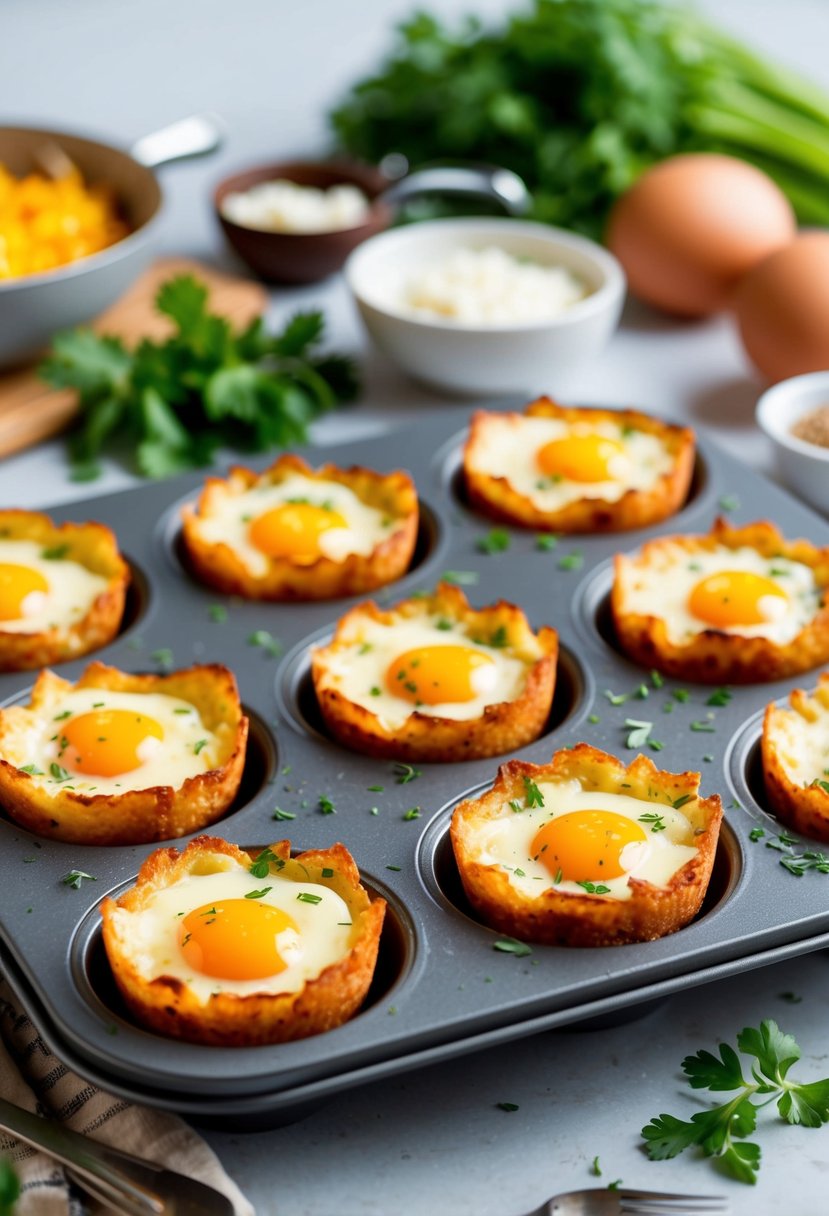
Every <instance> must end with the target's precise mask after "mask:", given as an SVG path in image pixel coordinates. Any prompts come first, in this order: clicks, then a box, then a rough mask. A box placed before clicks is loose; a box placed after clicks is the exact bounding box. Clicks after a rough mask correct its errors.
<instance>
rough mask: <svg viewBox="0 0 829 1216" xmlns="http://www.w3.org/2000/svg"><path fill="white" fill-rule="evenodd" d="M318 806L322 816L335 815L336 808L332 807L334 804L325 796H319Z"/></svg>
mask: <svg viewBox="0 0 829 1216" xmlns="http://www.w3.org/2000/svg"><path fill="white" fill-rule="evenodd" d="M318 805H319V809H320V810H321V811H322V813H323V815H336V813H337V808H336V807H335V806H334V803H333V802H332V801H331V799H330V798H329V797H327V795H325V794H320V796H319V799H318Z"/></svg>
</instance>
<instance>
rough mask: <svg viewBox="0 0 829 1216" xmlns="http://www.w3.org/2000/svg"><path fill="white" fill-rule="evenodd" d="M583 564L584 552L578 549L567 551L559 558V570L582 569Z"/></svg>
mask: <svg viewBox="0 0 829 1216" xmlns="http://www.w3.org/2000/svg"><path fill="white" fill-rule="evenodd" d="M583 565H584V554H583V553H579V552H577V551H574V552H573V553H565V555H564V556H563V557H560V558H559V559H558V568H559V570H581V568H582V566H583Z"/></svg>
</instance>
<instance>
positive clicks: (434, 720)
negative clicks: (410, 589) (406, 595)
mask: <svg viewBox="0 0 829 1216" xmlns="http://www.w3.org/2000/svg"><path fill="white" fill-rule="evenodd" d="M429 620H437V621H439V622H440V624H439V626H438V628H439V629H441V630H444V632H441V633H440V634H438V637H440V638H442V639H444V640H445V641H446V642H448V641H449V640H450V639H452V640H455V641H458V640H460V641H461V642H466V643H469V642H471V643H473V644H474V645H475V646H476V647H477V648H478V650H479V652H481V653H485V652H486V650H488V649H490V645H489V643H491V653H492V654H493V656H494V657H495V659H496V660H497V656H499V655H503V656H504V657H505V658H506V659H508V660H509V661H510V662H515V663H517V664H520V665H521V667H522V668H523V671H522V673H521V688H520V690H519V691H518V693H517V695H516V696H515V697H514V698H512V699H509V700H500V701H495V702H492V703H490V704H487V705H485V706H484V707H483V709H482V710H481V712H480V713H479V714H478V715H477V716H475V717H469V718H461V719H455V718H451V717H448V716H441V715H440V714H439V712H437V711H436V712H435V713H426V712H422V710H423V706H422V705H421V704H420V703H419V702H417V701H413V700H412V699H411V698H407V704H406V705H404V707H403V710H402V712H403V714H404V717H403V718H402V720H401V721H400V722H399V724H394V725H389V724H387V723H386V722H384V721H383V720H382V718H381V717H380V716H379V715H378V713H377V712H373V711H372V709H371V708H370V707H369V705H364V704H360V703H358V702H357V701H355V700H353V699H352V698H351V697H349V695H348V694H347V693H346V692H344V691H343V689H342V687H341V678H340V676H339V675H338V669H339V670H342V669H343V668H347V667H348V666H349V665H350V664H351V663H352V662H353V660H354V659H355V658H356V656H357V655H359V654H361V653H362V651H363V650H366V649H368V650H371V648H372V643H370V642H368V641H367V640H366V638H367V634H371V633H372V630H373V629H375V628H379V629H389V630H391V629H393V628H394V627H395V626H397V625H402V624H408V623H419V622H426V621H429ZM483 639H488V642H484V641H483ZM438 657H439V656H438ZM557 661H558V635H557V633H556V631H555V630H554V629H551V628H549V627H548V626H543V627H542V628H541V629H539V630H538V632H537V633H534V632H533V630H532V629H531V627H530V625H529V622H528V621H527V618H526V616H525V615H524V613H523V612H522V611H521V609H520V608H517V607H516V606H515V605H513V604H508V603H506V602H504V601H503V600H501V601H499V602H498V603H496V604H492V605H490V606H489V607H487V608H481V609H475V608H472V607H471V606H470V604H469V601H468V600H467V598H466V596H465V595H464V593H463V591H461V589H460V588H459V587H456V586H454V585H452V584H449V583H439V584H438V586H437V587H436V589H435V591H434V592H433V593H432V594H431V595H423V596H415V597H412V598H411V599H407V600H403V601H401V602H400V603H399V604H396V605H393V606H392V607H390V608H386V609H383V608H380V607H378V605H377V604H375V603H373V602H371V601H369V602H367V603H363V604H357V605H356V606H355V607H354V608H352V609H351V610H350V611H349V612H347V613H346V614H345V616H344V617H342V618H341V620H340V621H339V623H338V625H337V629H336V632H335V634H334V638H333V640H332V641H331V642H330V643H329V644H328V645H327V646H322V647H318V648H317V649H316V650H315V651H314V652H313V655H312V660H311V673H312V678H313V683H314V690H315V692H316V696H317V701H318V704H319V707H320V711H321V713H322V716H323V718H324V720H325V724H326V726H327V728H328V730H329V731H330V733H331V734H332V735H333V736H334V738H335V739H337V740H338V742H340V743H342V744H343V745H344V746H345V747H347V748H349V749H351V750H352V751H357V752H363V753H364V754H366V755H369V756H377V757H385V758H390V759H394V760H403V761H418V760H423V761H435V762H439V763H444V762H454V761H460V760H480V759H482V758H484V757H488V756H497V755H501V754H502V753H504V752H508V751H511V750H513V749H514V748H518V747H523V746H524V745H525V744H527V743H531V742H532V741H533V740H534V739H536V738H538V736H539V735H540V734H541V732H542V731H543V729H544V726H545V724H546V722H547V720H548V718H549V716H550V710H551V707H552V702H553V693H554V691H555V682H556V666H557ZM392 662H393V663H395V662H396V656H395V657H394V658H393V659H392ZM397 674H398V676H399V673H397ZM409 674H410V675H411V674H413V672H410V673H409ZM387 678H388V677H387ZM400 678H401V679H402V677H400ZM382 682H383V676H382V674H381V673H377V684H376V685H375V687H376V688H377V690H378V692H379V690H380V685H381V683H382ZM392 683H393V681H392ZM370 700H371V698H369V701H370ZM447 700H448V698H447Z"/></svg>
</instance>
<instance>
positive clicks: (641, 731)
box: [625, 718, 653, 748]
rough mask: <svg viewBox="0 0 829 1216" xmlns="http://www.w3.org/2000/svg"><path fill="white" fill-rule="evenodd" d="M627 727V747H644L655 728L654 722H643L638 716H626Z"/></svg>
mask: <svg viewBox="0 0 829 1216" xmlns="http://www.w3.org/2000/svg"><path fill="white" fill-rule="evenodd" d="M625 728H626V730H627V732H628V735H627V739H626V740H625V747H630V748H634V747H644V746H645V744H646V743H647V742H648V739H649V738H650V733H651V731H652V730H653V722H642V721H640V720H639V719H638V718H625Z"/></svg>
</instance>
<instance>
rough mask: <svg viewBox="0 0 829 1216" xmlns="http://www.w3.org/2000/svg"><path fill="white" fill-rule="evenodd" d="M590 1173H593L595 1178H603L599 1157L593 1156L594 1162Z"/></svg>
mask: <svg viewBox="0 0 829 1216" xmlns="http://www.w3.org/2000/svg"><path fill="white" fill-rule="evenodd" d="M590 1173H591V1174H592V1175H593V1177H594V1178H601V1176H602V1171H601V1167H600V1166H599V1158H598V1157H594V1158H593V1163H592V1165H591V1166H590Z"/></svg>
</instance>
